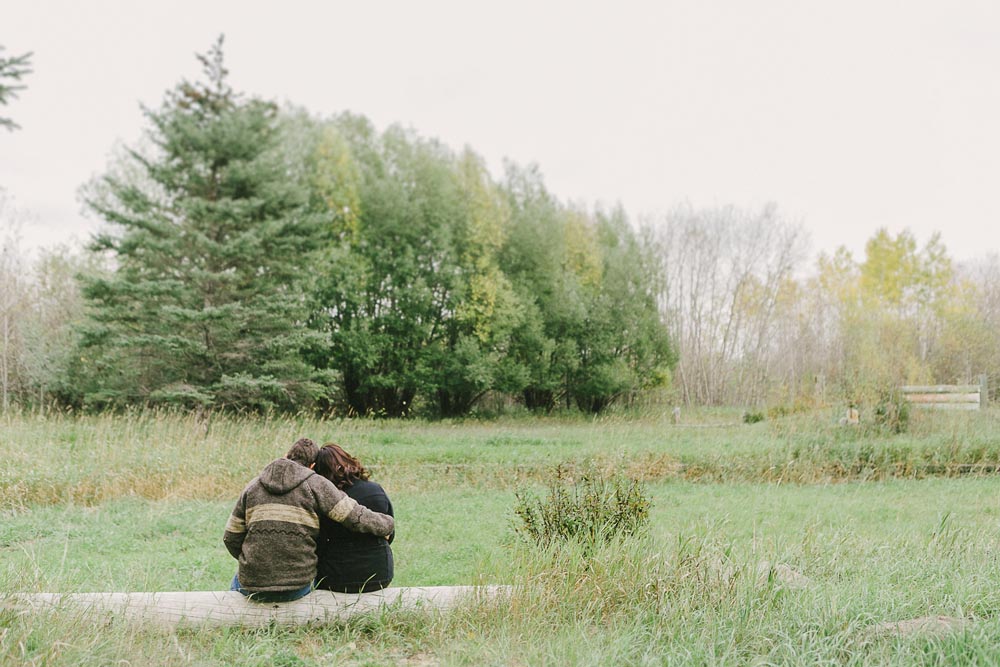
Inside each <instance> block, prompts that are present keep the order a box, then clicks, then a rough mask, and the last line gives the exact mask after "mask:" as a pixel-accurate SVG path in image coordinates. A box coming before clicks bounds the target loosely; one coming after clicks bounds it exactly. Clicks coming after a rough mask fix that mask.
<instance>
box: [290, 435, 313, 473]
mask: <svg viewBox="0 0 1000 667" xmlns="http://www.w3.org/2000/svg"><path fill="white" fill-rule="evenodd" d="M318 453H319V447H317V446H316V443H315V442H313V441H312V440H310V439H309V438H299V439H298V440H296V441H295V444H294V445H292V448H291V449H289V450H288V453H287V454H285V458H286V459H291V460H292V461H295V462H296V463H301V464H302V465H304V466H305V467H307V468H308V467H310V466H311V465H312V464H313V463H315V462H316V454H318Z"/></svg>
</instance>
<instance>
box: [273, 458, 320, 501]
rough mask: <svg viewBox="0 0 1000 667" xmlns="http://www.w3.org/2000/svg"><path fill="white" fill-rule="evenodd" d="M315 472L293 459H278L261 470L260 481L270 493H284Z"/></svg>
mask: <svg viewBox="0 0 1000 667" xmlns="http://www.w3.org/2000/svg"><path fill="white" fill-rule="evenodd" d="M315 474H316V473H314V472H313V471H312V470H310V469H309V468H307V467H305V466H304V465H302V464H301V463H296V462H295V461H292V460H291V459H277V460H276V461H272V462H271V463H269V464H267V467H266V468H264V470H262V471H261V473H260V483H261V485H262V486H263V487H264V488H265V489H267V490H268V492H269V493H273V494H275V495H284V494H286V493H288V492H289V491H291V490H292V489H294V488H296V487H297V486H299V485H300V484H302V482H304V481H306V480H307V479H309V478H310V477H312V476H313V475H315Z"/></svg>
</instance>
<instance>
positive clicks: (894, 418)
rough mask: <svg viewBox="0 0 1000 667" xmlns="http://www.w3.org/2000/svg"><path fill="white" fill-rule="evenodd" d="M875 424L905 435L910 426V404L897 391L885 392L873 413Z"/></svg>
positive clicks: (880, 396)
mask: <svg viewBox="0 0 1000 667" xmlns="http://www.w3.org/2000/svg"><path fill="white" fill-rule="evenodd" d="M872 415H873V419H874V421H875V424H876V425H878V426H879V427H880V428H882V429H885V430H887V431H889V432H891V433H904V432H905V431H906V429H907V428H908V427H909V425H910V404H909V403H908V402H907V401H906V397H904V396H903V394H902V392H900V391H899V390H897V389H891V390H886V391H883V392H882V393H881V394H880V395H879V399H878V403H876V404H875V409H874V410H873V411H872Z"/></svg>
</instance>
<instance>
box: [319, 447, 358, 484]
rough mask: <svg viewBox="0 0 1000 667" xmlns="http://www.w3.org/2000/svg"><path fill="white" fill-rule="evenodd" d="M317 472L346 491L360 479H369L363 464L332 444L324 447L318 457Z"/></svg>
mask: <svg viewBox="0 0 1000 667" xmlns="http://www.w3.org/2000/svg"><path fill="white" fill-rule="evenodd" d="M316 472H318V473H319V474H320V475H323V477H326V478H327V479H328V480H330V481H331V482H333V484H334V486H336V487H337V488H338V489H346V488H347V487H349V486H351V485H352V484H354V482H356V481H357V480H359V479H368V471H367V470H365V467H364V466H363V465H361V462H360V461H358V460H357V459H356V458H354V457H353V456H351V455H350V454H348V453H347V452H345V451H344V450H343V449H342V448H341V447H340V445H337V444H334V443H332V442H329V443H327V444H325V445H323V446H322V447H321V448H320V450H319V454H317V455H316Z"/></svg>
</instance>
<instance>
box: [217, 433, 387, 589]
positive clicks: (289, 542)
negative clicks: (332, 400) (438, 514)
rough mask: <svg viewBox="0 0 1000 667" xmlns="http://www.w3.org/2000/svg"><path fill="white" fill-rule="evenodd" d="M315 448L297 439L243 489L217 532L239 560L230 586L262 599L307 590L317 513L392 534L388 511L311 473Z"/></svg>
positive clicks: (362, 529) (356, 528) (365, 530)
mask: <svg viewBox="0 0 1000 667" xmlns="http://www.w3.org/2000/svg"><path fill="white" fill-rule="evenodd" d="M318 452H319V448H318V447H317V446H316V443H314V442H313V441H312V440H309V439H308V438H302V439H301V440H299V441H297V442H296V443H295V444H294V445H292V448H291V449H290V450H289V451H288V454H286V455H285V458H283V459H278V460H276V461H272V462H271V463H269V464H268V465H267V467H266V468H264V470H263V471H261V473H260V475H259V476H258V477H256V478H255V479H254V480H253V481H251V482H250V484H248V485H247V488H246V489H244V490H243V493H242V495H240V499H239V500H238V501H237V502H236V507H235V508H234V509H233V513H232V515H231V516H230V517H229V521H228V522H227V523H226V530H225V533H224V534H223V537H222V540H223V542H225V544H226V548H227V549H229V553H231V554H232V555H233V558H235V559H237V560H238V561H239V571H238V572H237V575H236V576H235V577H233V582H232V586H231V590H234V591H239V592H240V593H242V594H243V595H252V596H253V599H254V600H259V601H261V602H283V601H289V600H297V599H299V598H301V597H303V596H304V595H306V594H307V593H309V591H310V590H312V583H313V579H314V578H315V577H316V537H317V536H318V535H319V517H320V516H321V515H322V516H327V517H329V518H331V519H332V520H334V521H336V522H337V523H341V524H343V525H344V526H345V527H347V528H349V529H350V530H352V531H355V532H359V533H370V534H372V535H379V536H383V537H384V536H388V535H389V534H390V533H392V531H393V529H394V528H395V524H394V522H393V518H392V517H391V516H388V515H385V514H379V513H378V512H372V511H371V510H369V509H368V508H367V507H364V506H363V505H359V504H358V503H357V501H355V500H354V499H353V498H351V497H350V496H348V495H347V494H345V493H344V492H343V491H341V490H340V489H338V488H337V487H336V486H334V485H333V483H331V482H330V481H329V480H327V479H325V478H324V477H321V476H319V475H317V474H316V473H315V472H313V470H312V468H313V466H314V464H315V460H316V454H317V453H318Z"/></svg>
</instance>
